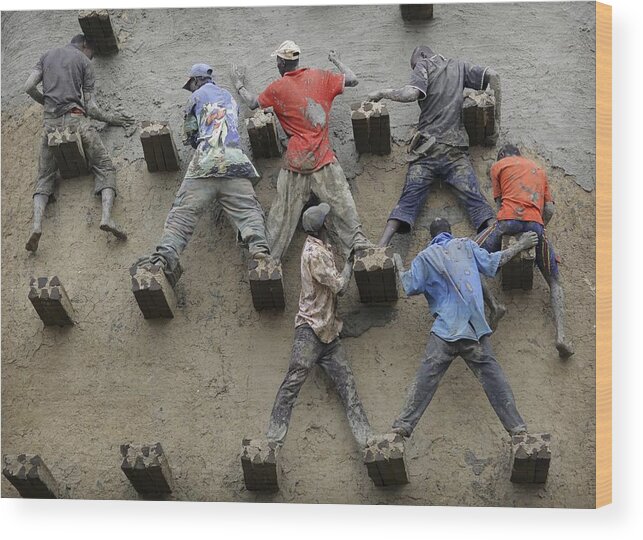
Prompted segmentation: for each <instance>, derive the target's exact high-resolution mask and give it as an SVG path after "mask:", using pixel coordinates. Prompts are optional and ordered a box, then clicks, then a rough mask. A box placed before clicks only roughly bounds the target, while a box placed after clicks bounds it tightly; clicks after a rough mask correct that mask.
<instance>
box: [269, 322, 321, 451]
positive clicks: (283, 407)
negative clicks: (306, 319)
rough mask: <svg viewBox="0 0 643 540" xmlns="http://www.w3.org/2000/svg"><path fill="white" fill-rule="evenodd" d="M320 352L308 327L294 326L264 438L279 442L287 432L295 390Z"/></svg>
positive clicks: (315, 339)
mask: <svg viewBox="0 0 643 540" xmlns="http://www.w3.org/2000/svg"><path fill="white" fill-rule="evenodd" d="M322 351H323V343H322V342H321V341H320V340H319V339H318V338H317V336H316V335H315V332H313V330H312V329H311V328H310V327H309V326H300V327H299V328H297V329H295V340H294V343H293V346H292V355H291V357H290V364H289V365H288V372H287V373H286V376H285V377H284V380H283V382H282V383H281V386H280V387H279V390H278V391H277V396H276V397H275V403H274V405H273V407H272V413H271V414H270V422H269V424H268V431H267V432H266V438H267V439H268V440H269V441H274V442H277V443H278V444H283V442H284V440H285V438H286V434H287V433H288V425H289V424H290V417H291V415H292V408H293V407H294V406H295V401H297V396H298V395H299V391H300V390H301V387H302V386H303V384H304V382H305V381H306V378H307V377H308V374H309V373H310V370H311V369H312V368H313V366H314V365H315V362H316V361H317V359H318V358H319V356H320V355H321V353H322Z"/></svg>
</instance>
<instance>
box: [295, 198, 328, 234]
mask: <svg viewBox="0 0 643 540" xmlns="http://www.w3.org/2000/svg"><path fill="white" fill-rule="evenodd" d="M329 212H330V206H328V205H327V204H326V203H325V202H323V203H320V204H318V205H317V206H311V207H310V208H309V209H308V210H306V211H305V212H304V215H303V216H301V226H302V227H303V228H304V231H306V232H309V233H316V232H318V231H319V229H321V228H322V225H323V224H324V220H325V219H326V216H327V215H328V213H329Z"/></svg>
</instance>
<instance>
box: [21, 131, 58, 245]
mask: <svg viewBox="0 0 643 540" xmlns="http://www.w3.org/2000/svg"><path fill="white" fill-rule="evenodd" d="M57 174H58V166H57V165H56V159H55V158H54V155H53V153H52V152H51V150H50V149H49V144H48V143H47V134H46V133H45V134H44V135H43V137H42V141H41V144H40V157H39V159H38V180H37V181H36V190H35V192H34V196H33V225H32V227H31V235H30V236H29V240H28V241H27V244H26V245H25V249H26V250H27V251H31V252H35V251H36V250H37V249H38V243H39V242H40V237H41V236H42V218H43V216H44V215H45V207H46V206H47V203H48V202H49V197H50V196H51V195H52V194H53V192H54V185H55V181H56V176H57Z"/></svg>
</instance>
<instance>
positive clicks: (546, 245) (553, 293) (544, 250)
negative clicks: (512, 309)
mask: <svg viewBox="0 0 643 540" xmlns="http://www.w3.org/2000/svg"><path fill="white" fill-rule="evenodd" d="M536 264H537V265H538V268H539V269H540V272H541V273H542V275H543V277H544V278H545V281H547V284H548V285H549V297H550V300H551V309H552V313H553V318H554V326H555V327H556V349H558V355H559V356H560V357H561V358H569V357H570V356H572V355H573V354H574V347H573V345H572V343H571V341H570V340H569V339H568V338H567V336H566V335H565V295H564V293H563V287H562V284H561V282H560V271H559V269H558V261H557V260H556V253H555V252H554V248H553V246H552V245H551V243H550V242H549V240H547V238H546V235H545V232H544V230H543V231H539V242H538V246H537V247H536Z"/></svg>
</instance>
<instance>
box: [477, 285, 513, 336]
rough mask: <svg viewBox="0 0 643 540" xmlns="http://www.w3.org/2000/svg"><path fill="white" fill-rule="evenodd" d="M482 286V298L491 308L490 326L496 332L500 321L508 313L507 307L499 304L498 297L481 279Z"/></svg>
mask: <svg viewBox="0 0 643 540" xmlns="http://www.w3.org/2000/svg"><path fill="white" fill-rule="evenodd" d="M480 285H482V296H483V297H484V302H485V304H486V305H487V306H489V326H491V329H492V330H496V329H497V328H498V323H499V322H500V319H502V318H503V317H504V316H505V313H507V307H506V306H505V305H504V304H502V303H500V302H498V299H497V298H496V296H495V295H494V294H493V292H491V289H490V288H489V285H488V284H487V280H486V279H484V278H481V279H480Z"/></svg>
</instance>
